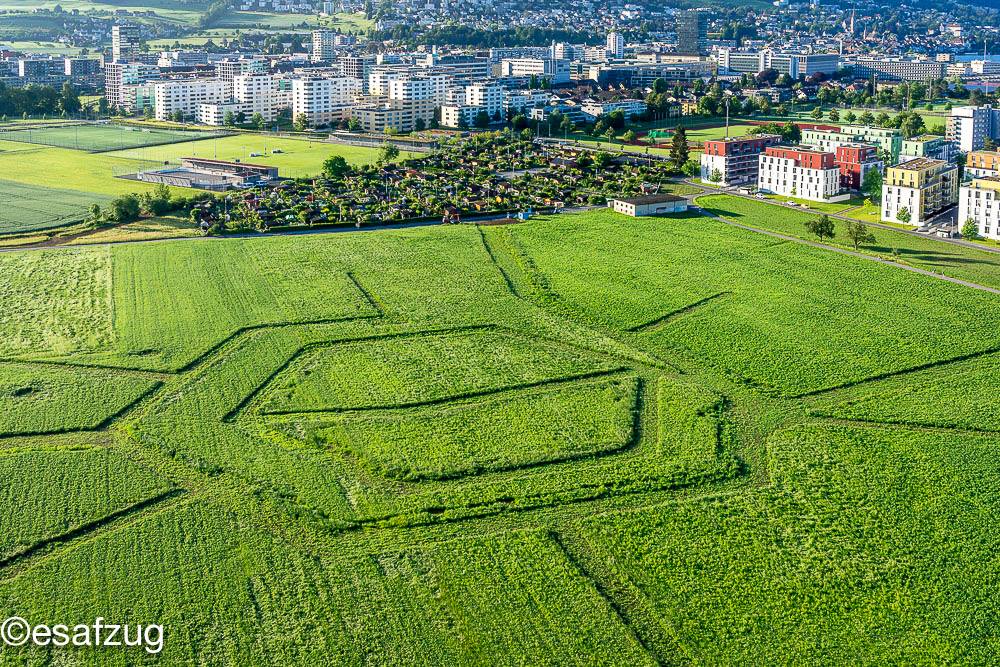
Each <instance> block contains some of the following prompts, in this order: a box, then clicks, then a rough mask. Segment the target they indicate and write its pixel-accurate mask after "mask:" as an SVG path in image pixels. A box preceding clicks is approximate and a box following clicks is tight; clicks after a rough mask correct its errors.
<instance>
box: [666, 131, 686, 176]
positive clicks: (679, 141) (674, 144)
mask: <svg viewBox="0 0 1000 667" xmlns="http://www.w3.org/2000/svg"><path fill="white" fill-rule="evenodd" d="M690 154H691V151H690V149H689V148H688V140H687V130H685V129H684V128H683V127H678V128H677V129H676V130H674V136H673V139H672V140H671V143H670V162H671V163H672V164H673V165H674V168H675V169H680V168H681V167H683V166H684V163H685V162H687V161H688V157H689V156H690Z"/></svg>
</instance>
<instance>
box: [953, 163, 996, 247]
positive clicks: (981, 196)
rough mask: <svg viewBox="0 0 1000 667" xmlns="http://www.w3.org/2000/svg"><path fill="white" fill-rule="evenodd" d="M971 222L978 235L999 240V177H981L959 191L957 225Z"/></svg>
mask: <svg viewBox="0 0 1000 667" xmlns="http://www.w3.org/2000/svg"><path fill="white" fill-rule="evenodd" d="M969 220H972V221H973V222H974V223H975V224H976V227H977V229H978V230H979V235H980V236H982V237H985V238H988V239H1000V176H995V175H993V176H982V177H980V178H975V179H973V181H972V183H970V184H969V185H965V186H963V187H961V188H960V189H959V196H958V224H959V226H960V227H961V226H962V225H964V224H965V223H966V222H968V221H969Z"/></svg>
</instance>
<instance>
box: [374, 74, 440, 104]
mask: <svg viewBox="0 0 1000 667" xmlns="http://www.w3.org/2000/svg"><path fill="white" fill-rule="evenodd" d="M385 95H386V96H387V97H388V98H389V99H391V100H400V101H403V102H416V101H430V102H433V103H435V104H437V105H440V104H444V103H445V101H446V100H447V95H448V77H447V76H445V75H444V74H405V75H397V76H395V77H393V78H390V79H389V81H388V85H387V86H386V90H385Z"/></svg>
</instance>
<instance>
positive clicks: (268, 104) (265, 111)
mask: <svg viewBox="0 0 1000 667" xmlns="http://www.w3.org/2000/svg"><path fill="white" fill-rule="evenodd" d="M277 93H278V82H277V80H276V79H275V77H273V76H271V75H270V74H241V75H239V76H237V77H235V78H234V79H233V101H234V102H236V103H238V104H239V105H241V109H242V111H243V113H245V114H246V115H247V117H248V118H249V117H252V116H253V115H254V114H257V113H259V114H260V115H261V116H263V117H264V120H265V121H268V122H270V121H272V120H274V119H275V117H276V116H277V115H278V114H279V113H280V112H281V110H282V109H284V108H286V107H287V106H288V105H287V104H283V103H282V102H281V101H279V99H278V94H277Z"/></svg>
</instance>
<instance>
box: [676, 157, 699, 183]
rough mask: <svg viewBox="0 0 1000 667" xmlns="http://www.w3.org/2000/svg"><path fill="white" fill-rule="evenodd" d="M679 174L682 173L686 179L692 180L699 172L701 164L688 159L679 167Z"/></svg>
mask: <svg viewBox="0 0 1000 667" xmlns="http://www.w3.org/2000/svg"><path fill="white" fill-rule="evenodd" d="M681 172H683V174H684V175H685V176H687V177H688V178H694V177H695V176H697V175H698V174H699V173H700V172H701V163H700V162H698V161H697V160H691V159H689V160H688V161H687V162H685V163H684V166H683V167H681Z"/></svg>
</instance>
